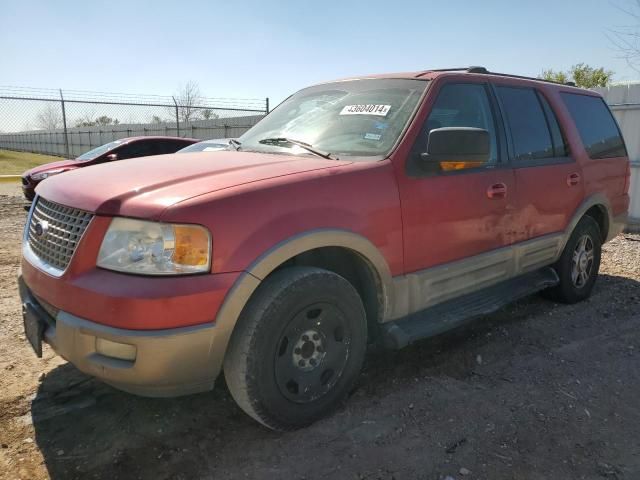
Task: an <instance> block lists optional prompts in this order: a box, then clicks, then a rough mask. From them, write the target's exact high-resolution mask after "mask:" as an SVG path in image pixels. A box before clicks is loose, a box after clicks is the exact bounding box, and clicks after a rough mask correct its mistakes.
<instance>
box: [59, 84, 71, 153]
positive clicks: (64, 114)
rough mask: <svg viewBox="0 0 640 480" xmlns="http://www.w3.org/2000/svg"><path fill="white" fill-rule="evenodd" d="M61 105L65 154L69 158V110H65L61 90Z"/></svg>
mask: <svg viewBox="0 0 640 480" xmlns="http://www.w3.org/2000/svg"><path fill="white" fill-rule="evenodd" d="M60 103H61V104H62V125H63V127H64V153H65V156H66V157H67V158H70V156H69V134H68V133H67V110H66V109H65V108H64V97H63V96H62V89H60Z"/></svg>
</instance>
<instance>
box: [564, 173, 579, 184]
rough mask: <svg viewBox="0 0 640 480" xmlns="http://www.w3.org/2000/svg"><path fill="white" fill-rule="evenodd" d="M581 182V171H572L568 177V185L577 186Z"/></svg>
mask: <svg viewBox="0 0 640 480" xmlns="http://www.w3.org/2000/svg"><path fill="white" fill-rule="evenodd" d="M579 183H580V174H579V173H571V174H569V176H568V177H567V185H568V186H569V187H575V186H576V185H578V184H579Z"/></svg>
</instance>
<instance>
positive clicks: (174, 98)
mask: <svg viewBox="0 0 640 480" xmlns="http://www.w3.org/2000/svg"><path fill="white" fill-rule="evenodd" d="M171 98H173V104H174V105H175V106H176V137H179V136H180V116H179V113H178V102H176V97H171Z"/></svg>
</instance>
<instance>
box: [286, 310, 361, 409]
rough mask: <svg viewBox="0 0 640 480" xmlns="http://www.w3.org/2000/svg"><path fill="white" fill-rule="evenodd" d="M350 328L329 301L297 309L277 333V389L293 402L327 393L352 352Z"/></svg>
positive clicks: (302, 401) (303, 400)
mask: <svg viewBox="0 0 640 480" xmlns="http://www.w3.org/2000/svg"><path fill="white" fill-rule="evenodd" d="M351 339H352V336H351V330H350V328H349V326H348V323H347V321H346V317H345V316H344V314H343V313H342V312H341V311H340V309H338V308H337V307H336V306H335V305H332V304H330V303H315V304H312V305H309V306H307V307H305V308H304V309H302V310H301V311H300V312H298V313H297V314H296V315H295V316H294V317H293V318H292V319H291V321H290V322H289V323H288V324H287V326H286V327H285V329H284V331H283V332H282V334H281V335H280V338H279V340H278V343H277V348H276V352H275V359H274V368H275V380H276V383H277V385H278V389H279V390H280V392H281V393H282V395H284V397H286V398H287V399H289V400H291V401H293V402H295V403H310V402H313V401H314V400H317V399H319V398H321V397H323V396H324V395H326V394H327V393H328V392H329V391H330V390H331V389H332V388H333V386H334V385H335V384H336V383H337V382H338V380H340V378H341V377H342V374H343V373H344V369H345V367H346V364H347V361H348V359H349V356H350V353H351Z"/></svg>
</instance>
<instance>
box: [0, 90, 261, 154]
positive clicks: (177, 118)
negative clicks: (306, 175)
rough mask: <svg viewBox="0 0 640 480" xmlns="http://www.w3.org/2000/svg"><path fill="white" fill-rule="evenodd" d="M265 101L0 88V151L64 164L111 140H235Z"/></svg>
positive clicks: (255, 119) (259, 111)
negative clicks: (37, 155)
mask: <svg viewBox="0 0 640 480" xmlns="http://www.w3.org/2000/svg"><path fill="white" fill-rule="evenodd" d="M268 112H269V99H268V98H266V99H226V98H204V97H199V98H196V99H191V100H190V101H189V102H180V101H179V100H178V99H176V98H175V97H170V96H160V95H128V94H115V93H103V92H84V91H74V90H65V91H62V90H51V89H33V88H21V87H0V149H5V150H17V151H26V152H33V153H42V154H46V155H56V156H60V157H65V158H75V157H77V156H79V155H81V154H82V153H84V152H86V151H88V150H91V149H92V148H95V147H98V146H100V145H103V144H105V143H108V142H111V141H113V140H116V139H120V138H125V137H133V136H148V135H163V136H176V137H190V138H198V139H202V140H206V139H212V138H234V137H239V136H240V135H242V134H243V133H244V132H246V131H247V130H248V129H249V128H251V127H252V126H253V125H255V124H256V123H257V122H258V121H259V120H260V119H261V118H262V117H264V116H265V115H266V114H267V113H268Z"/></svg>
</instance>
